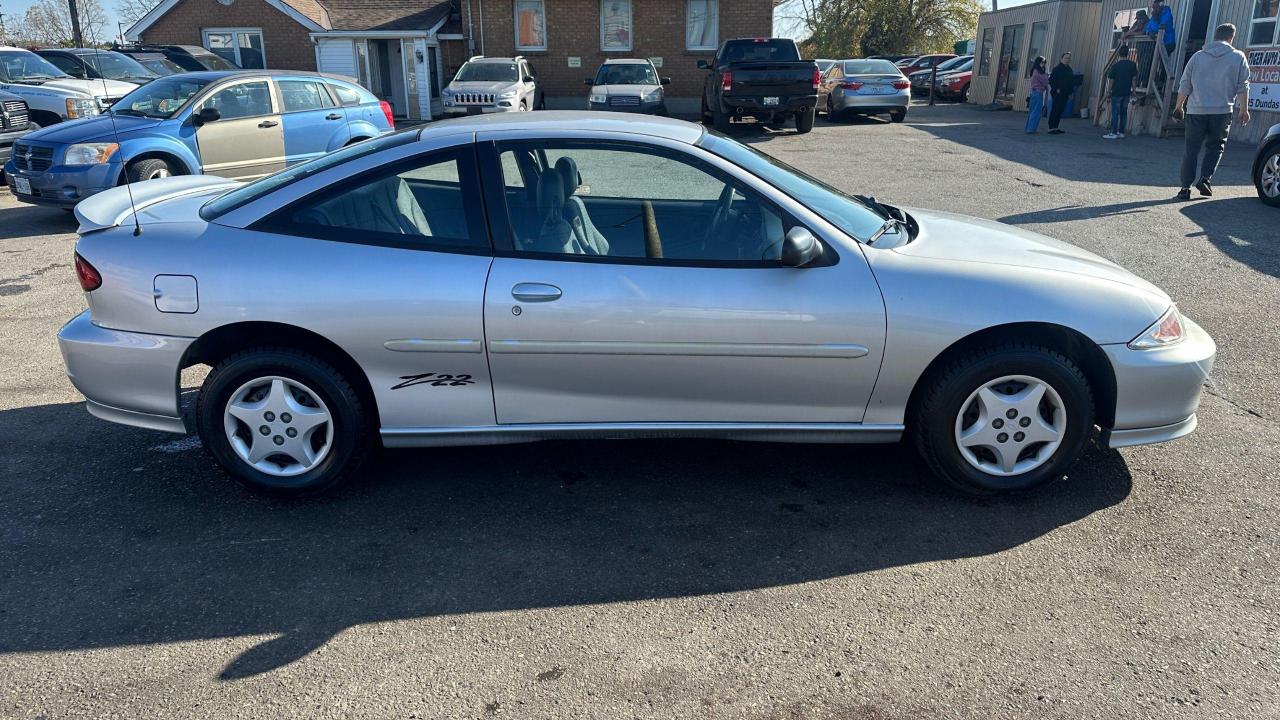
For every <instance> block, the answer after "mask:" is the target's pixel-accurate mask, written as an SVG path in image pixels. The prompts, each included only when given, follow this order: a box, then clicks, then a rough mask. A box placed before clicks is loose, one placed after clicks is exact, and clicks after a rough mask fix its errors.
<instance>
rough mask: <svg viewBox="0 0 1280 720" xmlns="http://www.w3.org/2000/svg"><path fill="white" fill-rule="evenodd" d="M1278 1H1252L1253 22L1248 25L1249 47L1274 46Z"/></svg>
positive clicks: (1279, 42)
mask: <svg viewBox="0 0 1280 720" xmlns="http://www.w3.org/2000/svg"><path fill="white" fill-rule="evenodd" d="M1277 8H1280V0H1253V20H1252V21H1251V22H1250V23H1249V44H1250V45H1275V44H1280V40H1276V9H1277Z"/></svg>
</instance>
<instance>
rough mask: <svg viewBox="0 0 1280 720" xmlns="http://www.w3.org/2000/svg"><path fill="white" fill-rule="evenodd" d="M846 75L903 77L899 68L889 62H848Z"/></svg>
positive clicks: (846, 63)
mask: <svg viewBox="0 0 1280 720" xmlns="http://www.w3.org/2000/svg"><path fill="white" fill-rule="evenodd" d="M844 74H845V75H901V74H902V72H901V71H899V70H898V66H896V65H894V64H893V63H891V62H889V61H888V60H846V61H845V63H844Z"/></svg>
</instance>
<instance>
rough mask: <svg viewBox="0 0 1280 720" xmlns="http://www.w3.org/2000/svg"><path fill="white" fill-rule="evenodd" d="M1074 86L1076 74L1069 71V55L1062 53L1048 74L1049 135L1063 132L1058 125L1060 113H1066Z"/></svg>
mask: <svg viewBox="0 0 1280 720" xmlns="http://www.w3.org/2000/svg"><path fill="white" fill-rule="evenodd" d="M1075 84H1076V73H1075V71H1074V70H1072V69H1071V53H1069V52H1068V53H1062V57H1061V58H1060V59H1059V60H1058V64H1057V65H1055V66H1054V68H1053V72H1051V73H1049V100H1050V102H1049V134H1050V135H1061V134H1062V133H1063V132H1064V131H1063V129H1062V128H1060V127H1058V125H1059V124H1060V123H1061V122H1062V113H1064V112H1066V111H1067V101H1068V100H1070V99H1071V91H1072V90H1073V89H1074V88H1075Z"/></svg>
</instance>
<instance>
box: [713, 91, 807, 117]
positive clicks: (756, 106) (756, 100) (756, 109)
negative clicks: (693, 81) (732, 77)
mask: <svg viewBox="0 0 1280 720" xmlns="http://www.w3.org/2000/svg"><path fill="white" fill-rule="evenodd" d="M764 98H765V96H763V95H753V96H750V97H745V96H743V97H722V98H720V106H721V109H722V110H724V112H726V113H730V114H733V115H756V114H760V115H764V114H768V113H795V112H800V111H802V110H805V109H808V108H812V107H814V106H815V105H817V104H818V96H817V95H792V96H785V97H778V104H776V105H766V104H765V102H764ZM739 111H741V112H739Z"/></svg>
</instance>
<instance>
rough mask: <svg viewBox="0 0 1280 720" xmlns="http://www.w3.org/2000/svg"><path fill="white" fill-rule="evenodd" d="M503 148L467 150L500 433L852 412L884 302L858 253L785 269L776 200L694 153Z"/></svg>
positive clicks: (807, 418)
mask: <svg viewBox="0 0 1280 720" xmlns="http://www.w3.org/2000/svg"><path fill="white" fill-rule="evenodd" d="M503 137H504V136H503V134H502V133H499V132H493V133H489V134H481V139H492V140H495V141H496V144H492V145H490V144H481V145H480V151H481V153H482V157H485V158H486V163H487V164H486V165H485V166H484V167H486V168H488V169H487V170H486V171H485V180H486V193H487V197H489V198H491V201H490V202H489V203H488V204H489V207H490V209H491V211H493V209H494V208H497V210H496V211H494V212H495V214H491V216H490V227H491V228H494V233H495V242H497V243H500V244H499V245H497V247H498V248H500V249H499V251H498V253H497V255H498V257H496V258H495V260H494V263H493V268H492V270H491V271H490V274H489V281H488V284H487V289H486V295H485V333H486V338H487V348H488V351H489V365H490V372H491V374H492V378H493V388H494V405H495V411H496V413H497V418H498V421H499V422H500V423H630V422H646V423H664V422H672V423H679V422H740V423H804V422H826V423H851V422H858V421H860V420H861V419H862V415H863V412H864V409H865V406H866V403H867V400H868V398H869V396H870V392H871V389H872V386H873V384H874V382H875V378H876V374H877V372H878V369H879V357H880V354H881V352H882V346H883V338H884V308H883V303H882V301H881V299H880V295H879V290H878V289H877V287H876V285H875V282H874V279H873V278H872V277H871V275H870V272H869V270H868V268H867V267H866V264H865V261H864V260H863V258H862V256H861V254H860V253H859V252H858V250H857V249H856V247H855V248H852V249H850V248H848V247H845V248H844V249H841V250H837V249H836V248H835V247H829V248H828V252H827V253H826V254H825V256H824V261H823V262H822V264H821V266H820V267H811V268H806V269H797V268H791V267H785V266H783V265H782V264H781V262H780V260H779V252H780V249H781V243H782V238H783V235H784V234H785V232H786V231H787V229H788V228H790V227H793V226H795V225H798V224H799V223H798V222H797V221H796V219H795V218H794V217H792V216H791V214H789V213H788V212H787V211H786V210H784V209H783V208H782V207H780V206H779V204H778V203H776V202H775V201H774V200H772V199H770V198H768V197H766V195H772V196H774V197H778V194H777V193H776V191H772V190H770V189H765V188H760V187H759V181H755V180H754V179H750V180H749V179H748V178H746V177H745V176H741V175H739V176H734V175H730V174H728V172H726V168H725V165H726V164H725V163H723V162H719V163H716V162H713V161H712V159H711V156H710V155H709V154H706V153H702V152H701V151H697V150H695V149H693V148H690V147H689V146H681V147H682V148H683V149H679V148H676V147H674V146H673V147H660V146H655V145H651V144H641V143H635V142H617V141H614V140H576V141H571V140H546V141H542V140H523V141H522V140H505V139H502V138H503ZM632 137H634V136H632ZM655 142H656V141H655ZM574 166H576V169H575V167H574ZM739 172H740V171H739ZM557 186H559V189H557ZM499 233H501V235H500V237H501V239H499ZM503 247H505V248H507V250H506V252H503V251H502V250H501V248H503Z"/></svg>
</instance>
